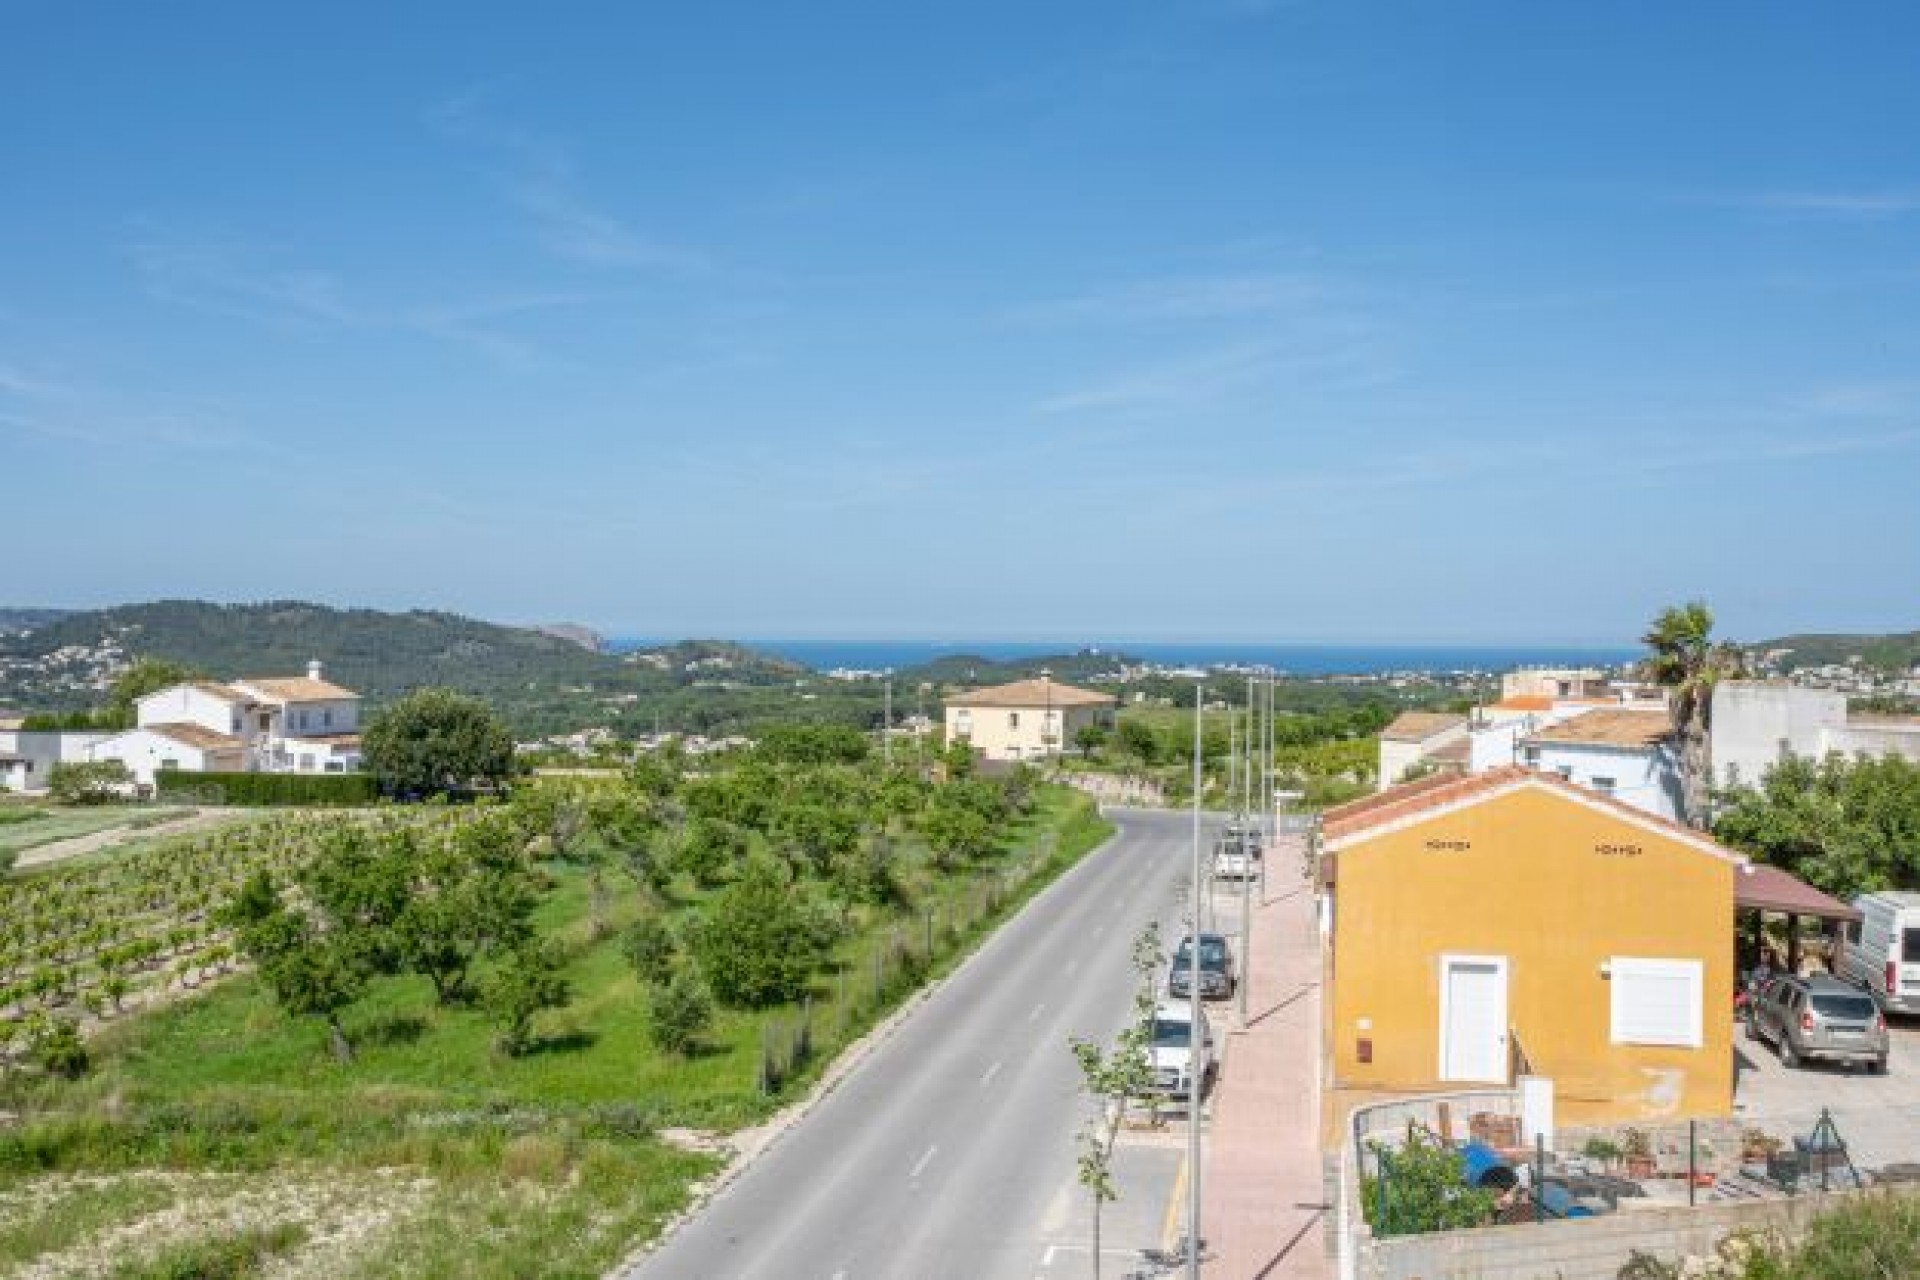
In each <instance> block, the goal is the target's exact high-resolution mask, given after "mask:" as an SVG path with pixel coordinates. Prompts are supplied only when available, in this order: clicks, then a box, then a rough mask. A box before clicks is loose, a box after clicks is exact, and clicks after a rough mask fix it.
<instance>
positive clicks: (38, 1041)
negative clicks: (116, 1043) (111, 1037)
mask: <svg viewBox="0 0 1920 1280" xmlns="http://www.w3.org/2000/svg"><path fill="white" fill-rule="evenodd" d="M33 1055H34V1057H35V1059H37V1060H38V1061H39V1063H40V1065H41V1066H42V1067H43V1068H45V1069H46V1071H47V1073H48V1074H49V1075H56V1076H60V1077H62V1078H64V1079H67V1080H78V1079H79V1078H80V1077H81V1076H83V1075H85V1074H87V1071H88V1069H89V1068H91V1067H92V1066H93V1059H92V1057H91V1056H89V1055H88V1053H87V1042H86V1041H85V1040H82V1039H81V1038H80V1028H79V1027H78V1026H76V1025H74V1023H73V1022H71V1021H70V1020H68V1019H66V1018H53V1019H50V1020H48V1021H47V1022H45V1023H42V1024H41V1025H40V1026H39V1027H38V1028H36V1029H35V1031H34V1033H33Z"/></svg>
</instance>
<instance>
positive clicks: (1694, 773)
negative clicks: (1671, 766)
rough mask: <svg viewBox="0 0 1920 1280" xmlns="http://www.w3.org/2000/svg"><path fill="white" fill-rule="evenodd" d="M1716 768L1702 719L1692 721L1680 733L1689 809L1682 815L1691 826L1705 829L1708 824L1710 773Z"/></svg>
mask: <svg viewBox="0 0 1920 1280" xmlns="http://www.w3.org/2000/svg"><path fill="white" fill-rule="evenodd" d="M1712 768H1713V762H1712V757H1711V756H1710V754H1709V748H1708V742H1707V733H1706V730H1705V729H1704V728H1703V727H1702V726H1701V725H1700V724H1699V722H1698V721H1694V722H1692V723H1689V724H1688V725H1687V726H1686V727H1685V728H1683V729H1682V730H1681V733H1680V804H1681V807H1682V809H1684V810H1685V812H1683V813H1682V814H1681V817H1682V818H1683V819H1684V820H1685V821H1686V823H1687V825H1688V826H1690V827H1698V828H1700V829H1701V830H1703V831H1704V830H1705V829H1706V826H1707V816H1708V815H1707V797H1708V795H1709V794H1710V792H1711V789H1712V784H1713V779H1712V778H1711V777H1710V776H1709V773H1710V770H1711V769H1712Z"/></svg>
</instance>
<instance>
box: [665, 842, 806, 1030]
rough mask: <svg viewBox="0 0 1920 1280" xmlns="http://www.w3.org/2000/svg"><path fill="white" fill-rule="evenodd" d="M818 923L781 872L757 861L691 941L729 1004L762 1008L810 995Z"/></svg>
mask: <svg viewBox="0 0 1920 1280" xmlns="http://www.w3.org/2000/svg"><path fill="white" fill-rule="evenodd" d="M816 924H817V922H816V921H815V919H814V918H813V915H812V913H811V912H810V911H808V910H806V909H805V908H804V907H803V905H802V904H801V902H800V901H799V899H798V897H797V896H796V894H795V892H794V889H793V886H791V885H790V884H788V883H787V879H786V877H785V876H784V875H782V874H781V872H780V870H779V868H778V867H776V866H774V865H772V864H770V863H766V862H756V863H753V864H752V865H750V866H749V867H748V868H747V871H746V874H745V875H743V876H742V877H741V878H740V880H739V881H738V882H737V883H735V884H732V885H729V886H728V887H727V888H725V889H722V890H721V891H720V892H719V893H718V894H716V895H715V896H714V899H713V903H712V905H711V906H710V907H709V908H708V911H707V913H706V914H705V915H704V916H702V917H701V918H700V919H698V920H696V921H694V922H693V926H692V928H691V929H689V931H688V934H689V936H688V939H687V941H688V945H689V947H690V948H691V950H692V952H693V955H694V958H695V959H696V960H698V961H699V962H700V971H701V972H702V973H704V974H706V976H707V980H708V981H709V982H711V983H712V984H713V990H714V994H715V995H716V996H718V997H719V998H720V1000H721V1001H722V1002H723V1003H725V1004H729V1005H735V1006H745V1007H748V1008H759V1007H763V1006H766V1005H773V1004H783V1003H785V1002H786V1001H789V1000H795V999H798V998H799V997H800V995H801V994H802V993H804V992H805V991H806V987H807V978H808V977H809V975H811V973H812V972H813V965H814V960H815V957H816V955H817V934H816Z"/></svg>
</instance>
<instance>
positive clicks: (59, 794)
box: [47, 760, 133, 804]
mask: <svg viewBox="0 0 1920 1280" xmlns="http://www.w3.org/2000/svg"><path fill="white" fill-rule="evenodd" d="M132 785H133V774H132V773H130V772H128V770H127V766H126V765H124V764H122V763H121V762H120V761H118V760H67V761H62V762H61V763H59V764H56V765H54V766H53V768H52V769H50V770H48V772H47V796H48V798H49V799H51V800H52V801H53V802H54V803H55V804H107V803H109V802H111V801H114V800H118V799H120V798H121V797H122V796H123V795H124V794H125V793H126V790H127V788H129V787H131V786H132Z"/></svg>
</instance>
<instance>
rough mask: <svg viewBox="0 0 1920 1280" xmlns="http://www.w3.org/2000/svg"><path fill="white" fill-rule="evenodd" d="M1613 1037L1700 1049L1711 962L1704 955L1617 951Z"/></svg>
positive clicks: (1612, 968)
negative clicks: (1654, 956) (1659, 956)
mask: <svg viewBox="0 0 1920 1280" xmlns="http://www.w3.org/2000/svg"><path fill="white" fill-rule="evenodd" d="M1608 969H1609V971H1610V972H1611V973H1612V975H1613V981H1612V987H1613V993H1612V994H1613V1043H1615V1044H1668V1045H1679V1046H1681V1047H1683V1048H1688V1049H1698V1048H1699V1047H1700V1044H1701V1027H1702V1025H1703V1016H1702V1015H1703V1014H1704V1012H1705V1009H1704V1003H1705V999H1706V993H1705V983H1706V977H1705V972H1704V970H1705V966H1704V965H1703V964H1702V963H1701V962H1700V961H1698V960H1646V959H1638V958H1634V957H1629V956H1615V957H1614V958H1613V959H1612V960H1610V961H1609V962H1608Z"/></svg>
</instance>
